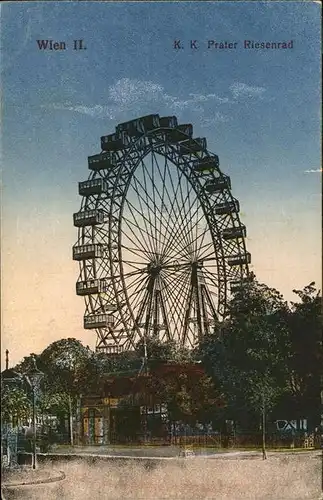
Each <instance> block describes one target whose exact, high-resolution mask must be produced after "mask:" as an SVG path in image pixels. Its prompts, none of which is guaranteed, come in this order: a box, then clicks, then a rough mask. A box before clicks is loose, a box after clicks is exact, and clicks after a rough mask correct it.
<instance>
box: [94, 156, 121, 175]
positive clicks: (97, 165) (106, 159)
mask: <svg viewBox="0 0 323 500" xmlns="http://www.w3.org/2000/svg"><path fill="white" fill-rule="evenodd" d="M88 166H89V169H90V170H93V171H95V172H98V171H100V170H104V169H113V168H116V166H117V158H116V157H115V155H114V154H113V153H103V154H98V155H93V156H88Z"/></svg>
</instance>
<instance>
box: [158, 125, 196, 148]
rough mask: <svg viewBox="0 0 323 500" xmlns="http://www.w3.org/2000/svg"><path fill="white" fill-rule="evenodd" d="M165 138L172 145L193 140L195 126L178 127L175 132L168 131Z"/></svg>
mask: <svg viewBox="0 0 323 500" xmlns="http://www.w3.org/2000/svg"><path fill="white" fill-rule="evenodd" d="M165 137H166V139H167V140H168V141H169V142H170V143H171V144H175V143H177V142H181V141H185V140H187V139H191V138H192V137H193V125H191V124H190V123H186V124H183V125H177V127H175V128H174V130H166V131H165Z"/></svg>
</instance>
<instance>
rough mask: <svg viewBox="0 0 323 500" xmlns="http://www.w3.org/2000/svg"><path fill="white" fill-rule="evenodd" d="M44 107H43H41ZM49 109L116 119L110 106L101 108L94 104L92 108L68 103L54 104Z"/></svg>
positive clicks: (114, 111) (114, 112)
mask: <svg viewBox="0 0 323 500" xmlns="http://www.w3.org/2000/svg"><path fill="white" fill-rule="evenodd" d="M42 107H45V106H42ZM46 107H48V106H46ZM50 108H51V109H57V110H65V111H74V112H76V113H81V114H84V115H89V116H92V117H98V118H102V117H104V118H106V117H108V118H111V119H114V118H115V117H116V111H117V110H116V109H115V110H113V109H112V108H111V107H110V106H102V105H100V104H96V105H94V106H83V105H77V104H70V103H62V104H57V103H54V104H52V105H50Z"/></svg>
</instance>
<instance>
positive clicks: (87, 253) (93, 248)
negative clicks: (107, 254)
mask: <svg viewBox="0 0 323 500" xmlns="http://www.w3.org/2000/svg"><path fill="white" fill-rule="evenodd" d="M103 255H104V249H103V245H102V244H101V243H92V244H89V245H75V246H74V247H73V260H78V261H82V260H87V259H96V258H101V257H103Z"/></svg>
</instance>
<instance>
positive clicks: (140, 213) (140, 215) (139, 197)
mask: <svg viewBox="0 0 323 500" xmlns="http://www.w3.org/2000/svg"><path fill="white" fill-rule="evenodd" d="M138 183H139V182H138V180H137V179H136V178H135V177H134V184H135V189H134V188H133V190H134V192H135V195H136V198H137V201H138V203H139V206H140V210H138V208H137V207H135V206H134V205H133V203H131V202H130V200H127V205H128V207H129V210H130V211H131V213H132V216H133V212H132V210H131V207H132V209H133V210H135V212H136V213H137V214H138V217H134V216H133V218H134V221H137V220H141V219H142V220H143V222H144V225H145V229H146V233H147V234H148V235H149V240H150V248H151V249H152V255H155V254H156V250H155V244H154V243H156V242H154V237H153V234H152V229H153V226H152V223H151V217H150V210H151V206H150V204H149V203H148V201H147V199H145V198H143V196H142V195H141V194H140V190H139V189H138ZM146 198H147V193H146ZM142 202H143V203H144V205H146V206H147V208H148V210H147V212H148V218H147V217H146V216H145V215H144V214H145V210H144V208H143V206H142ZM149 228H150V230H149Z"/></svg>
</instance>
